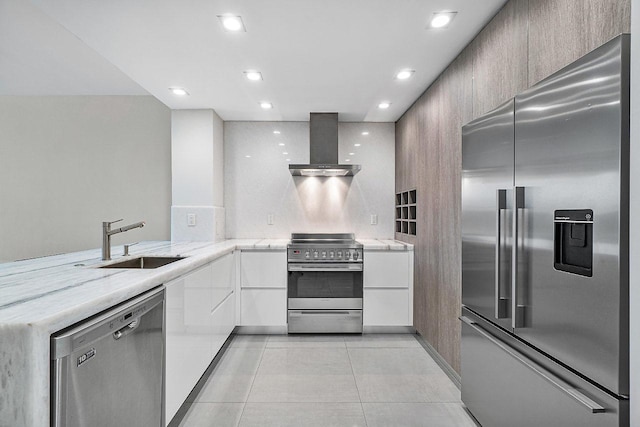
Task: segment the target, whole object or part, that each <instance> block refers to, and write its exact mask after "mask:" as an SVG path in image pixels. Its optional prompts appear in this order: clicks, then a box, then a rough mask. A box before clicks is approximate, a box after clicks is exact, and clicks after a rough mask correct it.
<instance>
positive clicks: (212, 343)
mask: <svg viewBox="0 0 640 427" xmlns="http://www.w3.org/2000/svg"><path fill="white" fill-rule="evenodd" d="M233 260H234V258H233V254H227V255H225V256H223V257H221V258H219V259H217V260H215V261H213V262H211V263H209V264H207V265H205V266H203V267H200V268H198V269H196V270H194V271H192V272H189V273H187V274H185V275H184V276H181V277H179V278H177V279H174V280H172V281H170V282H167V283H166V284H165V286H166V319H165V329H166V363H165V381H166V382H165V384H166V392H165V395H166V397H165V421H166V423H167V424H168V423H169V422H170V421H171V419H172V418H173V416H174V415H175V413H176V412H177V410H178V409H179V408H180V406H181V405H182V403H183V402H184V400H185V398H186V397H187V396H188V395H189V393H190V392H191V390H192V389H193V387H194V386H195V385H196V383H197V382H198V380H199V379H200V377H201V376H202V374H203V373H204V371H205V370H206V369H207V367H208V366H209V364H210V363H211V361H212V360H213V358H214V357H215V355H216V353H217V352H218V350H219V349H220V348H221V347H222V344H224V342H225V340H226V339H227V337H228V336H229V334H230V333H231V332H232V331H233V328H234V327H235V296H236V295H235V282H234V278H235V269H234V262H233Z"/></svg>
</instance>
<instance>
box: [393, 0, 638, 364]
mask: <svg viewBox="0 0 640 427" xmlns="http://www.w3.org/2000/svg"><path fill="white" fill-rule="evenodd" d="M630 10H631V6H630V0H510V1H509V2H508V3H506V4H505V6H504V7H503V8H502V9H501V10H500V12H498V14H497V15H496V16H495V17H494V18H493V19H492V20H491V21H490V22H489V23H488V24H487V26H486V27H485V28H484V29H483V30H482V31H481V32H480V33H479V34H478V35H477V37H476V38H475V39H474V40H473V41H472V42H471V43H470V44H469V45H468V46H467V47H466V48H465V49H464V50H463V51H462V53H461V54H460V55H459V56H458V58H456V60H455V61H453V62H452V63H451V64H450V65H449V67H448V68H447V69H446V70H445V71H444V72H443V73H442V74H441V75H440V77H439V78H438V79H437V80H436V81H435V82H434V83H433V84H432V85H431V86H430V87H429V88H428V89H427V90H426V91H425V92H424V93H423V94H422V95H421V96H420V97H419V98H418V100H417V101H416V102H415V103H414V104H413V106H412V107H411V108H409V110H407V112H406V113H405V114H404V115H403V116H402V117H401V118H400V119H399V120H398V122H397V123H396V191H405V190H408V189H412V188H416V190H417V196H418V206H417V207H418V224H417V235H416V236H415V237H413V236H407V235H403V234H400V233H397V234H396V238H397V239H400V240H403V241H406V242H408V243H412V244H414V245H415V275H414V279H415V285H414V319H413V321H414V325H415V327H416V329H417V331H418V332H419V333H420V334H421V335H422V336H423V337H424V338H425V339H426V340H427V341H429V343H430V344H431V345H432V346H433V347H434V348H435V349H436V350H437V351H438V352H439V353H440V355H441V356H442V357H443V358H444V360H445V361H446V362H447V363H449V365H450V366H451V367H452V368H453V369H455V370H456V371H457V372H460V325H459V321H458V320H457V317H458V316H459V315H460V305H461V264H462V263H461V247H460V246H461V237H460V206H461V181H460V179H461V178H460V176H461V167H462V166H461V163H462V161H461V159H462V156H461V154H462V150H461V143H462V134H461V128H462V125H463V124H465V123H467V122H469V121H470V120H472V119H473V118H475V117H478V116H481V115H482V114H484V113H486V112H488V111H490V110H492V109H494V108H495V107H497V106H498V105H500V104H502V103H503V102H504V101H506V100H508V99H509V98H512V97H513V96H515V95H516V94H517V93H519V92H521V91H522V90H524V89H526V88H528V87H530V86H532V85H533V84H535V83H537V82H538V81H540V80H542V79H543V78H545V77H547V76H549V75H551V74H552V73H554V72H555V71H557V70H559V69H561V68H562V67H564V66H565V65H568V64H570V63H571V62H573V61H574V60H576V59H577V58H579V57H580V56H582V55H584V54H585V53H587V52H589V51H591V50H593V49H594V48H596V47H598V46H600V45H602V44H603V43H605V42H607V41H609V40H610V39H611V38H613V37H615V36H616V35H618V34H620V33H622V32H629V31H630V27H631V17H630V16H631V13H630Z"/></svg>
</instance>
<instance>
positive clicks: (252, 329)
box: [235, 325, 287, 335]
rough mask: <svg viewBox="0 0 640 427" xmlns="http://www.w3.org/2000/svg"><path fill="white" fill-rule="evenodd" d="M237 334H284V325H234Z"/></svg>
mask: <svg viewBox="0 0 640 427" xmlns="http://www.w3.org/2000/svg"><path fill="white" fill-rule="evenodd" d="M235 332H236V334H238V335H286V333H287V327H286V325H285V326H236V329H235Z"/></svg>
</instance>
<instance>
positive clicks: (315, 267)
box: [287, 263, 362, 272]
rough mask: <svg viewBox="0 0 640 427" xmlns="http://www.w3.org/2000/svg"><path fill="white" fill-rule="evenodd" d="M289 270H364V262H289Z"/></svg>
mask: <svg viewBox="0 0 640 427" xmlns="http://www.w3.org/2000/svg"><path fill="white" fill-rule="evenodd" d="M287 269H288V270H289V271H330V272H333V271H337V272H340V271H362V264H360V263H358V264H322V263H318V264H288V265H287Z"/></svg>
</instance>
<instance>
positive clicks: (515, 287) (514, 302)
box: [511, 187, 526, 329]
mask: <svg viewBox="0 0 640 427" xmlns="http://www.w3.org/2000/svg"><path fill="white" fill-rule="evenodd" d="M513 210H514V212H513V245H512V246H511V327H512V328H514V329H515V328H523V327H524V326H525V304H523V303H522V302H521V301H520V300H521V299H522V297H521V296H520V291H521V289H520V288H522V287H524V285H525V283H524V281H525V279H524V278H525V277H526V274H524V273H525V272H524V271H521V270H522V269H524V268H525V263H523V262H521V253H520V250H519V249H520V242H521V241H522V240H523V230H521V228H523V223H524V215H525V207H524V187H514V189H513ZM519 264H520V265H519ZM520 278H522V279H520Z"/></svg>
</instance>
